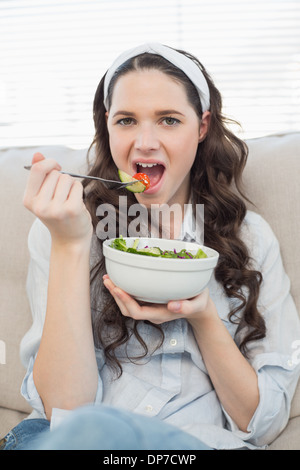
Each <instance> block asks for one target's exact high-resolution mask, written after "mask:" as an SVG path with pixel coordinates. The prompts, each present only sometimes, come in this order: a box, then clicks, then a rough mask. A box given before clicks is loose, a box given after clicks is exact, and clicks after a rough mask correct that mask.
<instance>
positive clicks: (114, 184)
mask: <svg viewBox="0 0 300 470" xmlns="http://www.w3.org/2000/svg"><path fill="white" fill-rule="evenodd" d="M24 168H25V170H31V168H32V165H25V166H24ZM60 173H62V174H64V175H70V176H73V177H74V178H88V179H90V180H97V181H101V182H102V183H105V185H106V187H107V189H122V188H126V187H127V186H131V185H132V184H135V183H136V181H129V182H128V183H123V182H122V181H115V180H107V179H105V178H100V177H99V176H87V175H78V174H77V173H69V172H68V171H60Z"/></svg>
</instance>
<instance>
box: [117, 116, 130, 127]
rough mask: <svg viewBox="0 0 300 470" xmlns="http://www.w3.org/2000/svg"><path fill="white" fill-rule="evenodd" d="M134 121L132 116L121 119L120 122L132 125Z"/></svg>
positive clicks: (122, 124) (124, 124)
mask: <svg viewBox="0 0 300 470" xmlns="http://www.w3.org/2000/svg"><path fill="white" fill-rule="evenodd" d="M132 123H133V119H132V118H130V117H126V118H122V119H119V121H118V124H120V125H121V126H130V125H131V124H132Z"/></svg>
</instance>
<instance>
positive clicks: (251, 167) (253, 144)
mask: <svg viewBox="0 0 300 470" xmlns="http://www.w3.org/2000/svg"><path fill="white" fill-rule="evenodd" d="M247 143H248V146H249V159H248V162H247V166H246V169H245V172H244V187H245V191H246V193H247V195H248V197H249V198H250V199H251V201H252V202H253V203H254V204H255V206H253V205H251V204H248V207H249V208H250V209H252V210H255V211H256V212H259V213H260V214H261V215H262V216H263V217H264V218H265V219H266V220H267V221H268V222H269V224H270V225H271V227H272V229H273V230H274V232H275V234H276V236H277V238H278V240H279V243H280V247H281V254H282V258H283V263H284V266H285V269H286V271H287V273H288V275H289V278H290V280H291V292H292V295H293V298H294V300H295V303H296V306H297V309H298V313H299V314H300V249H299V243H300V242H299V240H300V238H299V233H300V184H299V183H300V178H299V175H300V132H296V133H290V134H282V135H273V136H269V137H263V138H259V139H252V140H249V141H248V142H247ZM299 339H300V338H299ZM294 416H300V383H299V384H298V387H297V390H296V393H295V396H294V399H293V402H292V409H291V417H294Z"/></svg>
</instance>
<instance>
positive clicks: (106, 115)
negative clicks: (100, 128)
mask: <svg viewBox="0 0 300 470" xmlns="http://www.w3.org/2000/svg"><path fill="white" fill-rule="evenodd" d="M105 119H106V124H107V120H108V111H106V113H105Z"/></svg>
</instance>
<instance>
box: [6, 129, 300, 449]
mask: <svg viewBox="0 0 300 470" xmlns="http://www.w3.org/2000/svg"><path fill="white" fill-rule="evenodd" d="M248 145H249V148H250V155H249V160H248V163H247V167H246V170H245V175H244V182H245V187H246V189H247V191H248V194H249V196H250V199H251V200H252V201H253V202H254V204H255V205H256V208H255V210H256V211H257V212H259V213H261V214H262V215H263V216H264V217H265V218H266V220H267V221H268V222H269V223H270V224H271V226H272V228H273V230H274V231H275V233H276V235H277V237H278V238H279V241H280V243H281V247H282V255H283V260H284V264H285V267H286V270H287V272H288V274H289V276H290V279H291V282H292V294H293V296H294V299H295V301H296V304H297V307H298V311H299V312H300V249H299V245H300V237H299V234H300V132H298V133H291V134H282V135H274V136H269V137H264V138H258V139H253V140H250V141H248ZM37 150H38V151H41V152H42V153H44V154H45V155H46V156H48V157H54V158H56V159H57V160H58V161H59V163H60V164H61V165H62V166H63V168H64V169H69V170H71V169H72V170H75V169H76V170H78V169H80V170H81V171H84V166H85V156H86V151H85V150H72V149H67V148H65V147H39V148H28V147H26V148H10V149H2V150H1V149H0V252H1V257H0V260H1V261H0V438H1V437H3V436H4V435H5V434H6V433H7V432H8V431H9V430H10V429H11V428H12V427H13V426H15V425H16V424H17V423H18V422H19V421H20V420H22V419H23V418H25V417H26V416H27V415H28V413H30V411H31V410H30V407H29V406H28V404H27V403H26V402H25V400H24V399H23V398H22V397H21V395H20V386H21V382H22V379H23V376H24V373H25V369H24V367H23V366H22V364H21V362H20V359H19V343H20V340H21V338H22V336H23V335H24V333H25V332H26V331H27V330H28V329H29V327H30V324H31V314H30V310H29V305H28V302H27V298H26V290H25V289H26V273H27V264H28V252H27V235H28V231H29V228H30V226H31V224H32V222H33V219H34V218H33V216H32V214H30V213H29V212H28V211H26V210H25V209H24V208H23V206H22V196H23V192H24V188H25V184H26V179H27V176H28V174H27V172H26V171H25V170H24V169H23V165H25V164H28V163H30V162H31V158H32V155H33V153H34V152H35V151H37ZM251 209H253V207H252V206H251ZM299 339H300V338H299ZM270 449H278V450H279V449H289V450H290V449H300V384H299V386H298V389H297V391H296V394H295V397H294V400H293V405H292V409H291V415H290V421H289V423H288V426H287V427H286V429H285V430H284V431H283V432H282V434H281V435H280V436H279V437H278V438H277V439H276V440H275V442H273V443H272V444H271V446H270Z"/></svg>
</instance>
